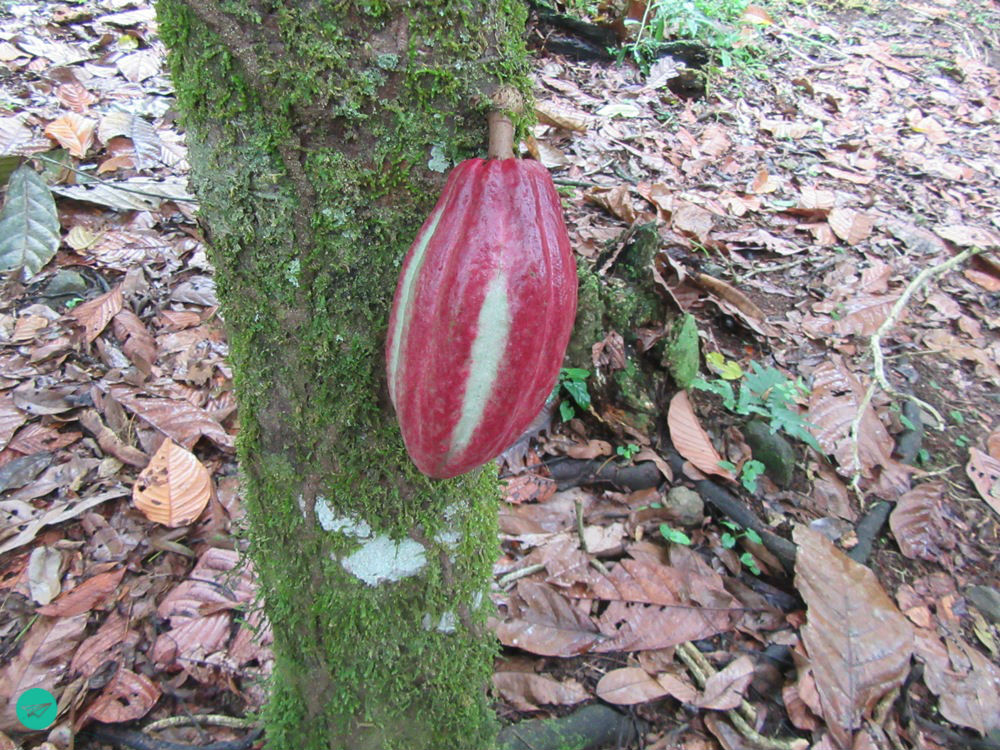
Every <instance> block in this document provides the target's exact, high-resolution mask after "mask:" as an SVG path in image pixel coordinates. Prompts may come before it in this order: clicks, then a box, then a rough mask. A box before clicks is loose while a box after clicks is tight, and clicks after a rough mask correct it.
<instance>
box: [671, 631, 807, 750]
mask: <svg viewBox="0 0 1000 750" xmlns="http://www.w3.org/2000/svg"><path fill="white" fill-rule="evenodd" d="M675 653H676V654H677V656H678V658H679V659H680V660H681V661H682V662H684V665H685V666H686V667H687V668H688V671H689V672H691V674H692V676H693V677H694V679H695V682H697V683H698V687H700V688H704V687H705V684H706V683H707V682H708V680H709V678H711V677H712V675H714V674H715V668H714V667H713V666H712V665H711V663H709V661H708V659H706V658H705V655H704V654H702V653H701V651H699V650H698V648H697V647H696V646H695V645H694V644H693V643H691V642H690V641H687V642H684V643H679V644H677V649H676V651H675ZM723 713H725V714H726V717H727V718H728V719H729V721H730V723H731V724H732V725H733V726H734V727H735V728H736V730H737V731H738V732H739V733H740V734H742V735H743V736H744V737H746V738H747V739H748V740H750V741H751V742H752V743H754V744H755V745H757V746H758V747H760V748H763V749H764V750H805V749H806V748H807V747H809V743H808V742H807V741H806V740H803V739H800V738H798V737H796V738H793V739H780V738H777V737H765V736H764V735H762V734H761V733H760V732H758V731H757V730H756V729H754V724H756V723H757V711H756V710H755V709H754V707H753V706H751V705H750V703H749V701H747V700H741V701H740V705H739V708H735V709H733V708H731V709H727V710H726V711H724V712H723Z"/></svg>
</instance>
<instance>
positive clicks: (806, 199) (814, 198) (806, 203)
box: [799, 185, 837, 211]
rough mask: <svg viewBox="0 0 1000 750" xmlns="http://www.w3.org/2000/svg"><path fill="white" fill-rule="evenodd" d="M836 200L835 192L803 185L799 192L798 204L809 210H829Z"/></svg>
mask: <svg viewBox="0 0 1000 750" xmlns="http://www.w3.org/2000/svg"><path fill="white" fill-rule="evenodd" d="M836 202H837V194H836V193H835V192H833V191H832V190H821V189H818V188H816V187H813V186H811V185H805V186H803V188H802V190H801V191H800V193H799V205H800V206H801V207H802V208H805V209H808V210H810V211H829V210H830V209H831V208H833V207H834V205H835V204H836Z"/></svg>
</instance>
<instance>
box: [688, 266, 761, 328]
mask: <svg viewBox="0 0 1000 750" xmlns="http://www.w3.org/2000/svg"><path fill="white" fill-rule="evenodd" d="M691 278H692V280H693V281H694V283H696V284H697V285H698V286H700V287H701V288H702V289H704V290H705V291H706V292H709V293H711V294H713V295H715V296H716V297H718V298H719V299H721V300H723V301H725V302H728V303H729V304H731V305H732V306H733V307H735V308H736V309H737V310H738V311H739V314H738V315H739V318H740V319H741V320H746V321H748V322H753V323H757V324H765V325H766V323H767V316H766V315H765V314H764V311H763V310H761V309H760V308H759V307H758V306H757V305H756V303H754V301H753V300H752V299H750V298H749V297H748V296H747V295H745V294H744V293H743V292H741V291H740V290H739V289H737V288H736V287H734V286H732V285H731V284H728V283H726V282H725V281H723V280H722V279H717V278H715V277H714V276H710V275H708V274H707V273H695V274H693V275H692V276H691Z"/></svg>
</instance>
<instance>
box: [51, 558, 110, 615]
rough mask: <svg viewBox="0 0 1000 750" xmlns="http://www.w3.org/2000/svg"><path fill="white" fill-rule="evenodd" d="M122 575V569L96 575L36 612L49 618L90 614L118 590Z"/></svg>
mask: <svg viewBox="0 0 1000 750" xmlns="http://www.w3.org/2000/svg"><path fill="white" fill-rule="evenodd" d="M124 575H125V568H124V567H121V568H118V569H116V570H108V571H105V572H104V573H98V574H97V575H95V576H91V577H90V578H88V579H87V580H86V581H84V582H83V583H80V584H77V585H76V586H75V587H73V588H72V589H71V590H70V591H67V592H65V593H63V595H62V596H60V597H59V598H58V599H56V600H55V601H54V602H52V604H47V605H46V606H44V607H39V608H38V609H37V610H36V611H37V612H38V613H39V614H42V615H47V616H49V617H73V616H75V615H80V614H85V613H87V612H90V610H92V609H94V608H95V607H97V606H99V605H102V604H104V602H105V601H106V600H107V599H108V597H110V596H111V595H112V594H114V593H115V592H116V591H117V590H118V584H120V583H121V581H122V576H124Z"/></svg>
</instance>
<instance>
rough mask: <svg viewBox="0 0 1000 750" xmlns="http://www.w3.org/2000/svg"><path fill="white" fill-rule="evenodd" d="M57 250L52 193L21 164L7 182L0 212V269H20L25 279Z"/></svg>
mask: <svg viewBox="0 0 1000 750" xmlns="http://www.w3.org/2000/svg"><path fill="white" fill-rule="evenodd" d="M58 249H59V216H58V215H57V214H56V202H55V201H54V200H53V199H52V192H51V191H50V190H49V188H48V186H47V185H46V184H45V183H44V182H43V181H42V178H41V177H39V176H38V175H37V174H36V173H35V170H33V169H32V168H31V167H29V166H28V165H27V164H24V165H22V166H20V167H18V168H17V169H16V170H14V173H13V174H12V175H11V176H10V181H9V183H8V185H7V201H6V202H5V203H4V205H3V211H2V212H0V271H12V270H14V269H17V268H20V269H21V278H22V279H23V280H24V281H27V280H29V279H30V278H31V277H32V276H34V275H35V274H36V273H38V272H39V271H40V270H42V267H43V266H44V265H45V264H46V263H48V262H49V261H50V260H52V258H53V256H55V254H56V250H58Z"/></svg>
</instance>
